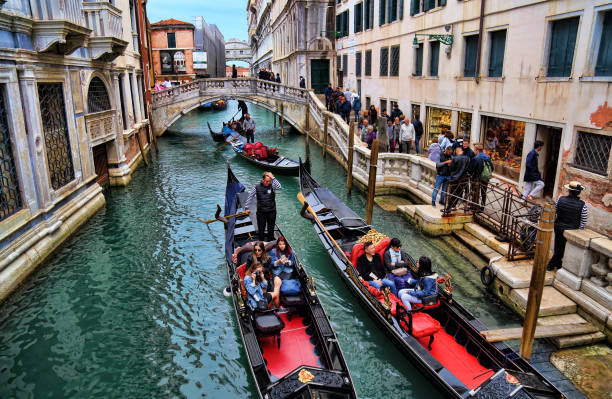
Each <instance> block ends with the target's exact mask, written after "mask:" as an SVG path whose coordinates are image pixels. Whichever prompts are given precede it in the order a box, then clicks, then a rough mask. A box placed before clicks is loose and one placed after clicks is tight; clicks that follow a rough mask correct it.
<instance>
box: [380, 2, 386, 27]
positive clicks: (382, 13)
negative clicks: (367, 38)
mask: <svg viewBox="0 0 612 399" xmlns="http://www.w3.org/2000/svg"><path fill="white" fill-rule="evenodd" d="M379 1H380V3H379V4H378V25H384V24H385V11H386V10H387V7H386V4H387V0H379Z"/></svg>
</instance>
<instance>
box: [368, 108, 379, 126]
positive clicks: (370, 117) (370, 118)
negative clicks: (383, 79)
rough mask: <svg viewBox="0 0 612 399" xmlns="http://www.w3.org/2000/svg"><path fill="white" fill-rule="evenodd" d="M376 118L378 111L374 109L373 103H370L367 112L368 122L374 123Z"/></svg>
mask: <svg viewBox="0 0 612 399" xmlns="http://www.w3.org/2000/svg"><path fill="white" fill-rule="evenodd" d="M377 120H378V111H376V107H375V106H374V105H370V110H369V113H368V122H370V125H375V124H376V121H377Z"/></svg>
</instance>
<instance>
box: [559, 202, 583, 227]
mask: <svg viewBox="0 0 612 399" xmlns="http://www.w3.org/2000/svg"><path fill="white" fill-rule="evenodd" d="M560 198H561V197H559V198H557V201H555V212H559V199H560ZM588 216H589V210H588V209H587V206H586V202H585V203H584V205H583V206H582V211H581V212H580V227H579V228H580V229H584V227H585V226H586V224H587V218H588Z"/></svg>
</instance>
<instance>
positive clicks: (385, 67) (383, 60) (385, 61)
mask: <svg viewBox="0 0 612 399" xmlns="http://www.w3.org/2000/svg"><path fill="white" fill-rule="evenodd" d="M388 74H389V48H388V47H383V48H381V49H380V76H387V75H388Z"/></svg>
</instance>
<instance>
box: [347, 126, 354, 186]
mask: <svg viewBox="0 0 612 399" xmlns="http://www.w3.org/2000/svg"><path fill="white" fill-rule="evenodd" d="M356 127H357V124H356V123H355V122H354V121H353V122H351V124H350V125H349V135H348V136H349V137H348V159H347V161H346V166H347V168H346V193H347V194H350V193H351V188H353V147H354V145H355V129H356Z"/></svg>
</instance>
